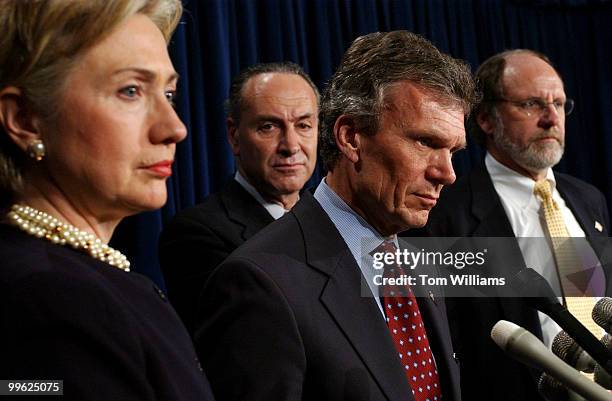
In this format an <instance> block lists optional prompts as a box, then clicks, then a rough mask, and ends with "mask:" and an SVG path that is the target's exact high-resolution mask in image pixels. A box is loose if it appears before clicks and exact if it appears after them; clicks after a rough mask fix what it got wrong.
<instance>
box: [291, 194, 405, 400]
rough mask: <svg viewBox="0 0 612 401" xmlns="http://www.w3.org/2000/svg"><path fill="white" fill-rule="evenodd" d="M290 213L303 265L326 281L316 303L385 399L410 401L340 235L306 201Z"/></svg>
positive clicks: (381, 326) (387, 338) (374, 308)
mask: <svg viewBox="0 0 612 401" xmlns="http://www.w3.org/2000/svg"><path fill="white" fill-rule="evenodd" d="M293 213H294V214H295V216H296V218H297V220H298V222H299V224H300V226H301V228H302V232H303V235H304V244H305V247H306V261H307V263H308V264H309V265H310V266H311V267H313V268H315V269H317V270H319V271H321V272H323V273H324V274H326V275H327V276H328V277H329V279H328V281H327V284H326V286H325V287H324V289H323V292H322V294H321V303H322V304H323V305H324V307H325V308H326V310H327V311H328V312H329V314H330V315H331V317H332V318H333V320H334V321H335V322H336V324H337V325H338V327H339V328H340V330H341V331H342V332H343V333H344V335H345V336H346V337H347V339H348V340H349V342H350V343H351V344H352V346H353V348H354V349H355V351H356V353H357V354H358V355H359V357H360V358H361V360H362V361H363V364H364V365H365V366H366V368H367V369H368V371H369V372H370V374H371V375H372V377H373V378H374V381H375V382H376V383H377V384H378V386H379V387H380V389H381V391H382V392H383V393H384V394H385V395H386V397H387V398H388V399H389V400H392V401H396V400H412V399H413V398H412V391H411V389H410V386H409V384H408V382H407V380H406V376H405V374H404V372H403V370H402V368H401V366H400V364H399V360H398V359H397V358H395V357H394V356H395V355H396V354H397V351H396V350H395V346H394V344H393V342H392V340H391V336H390V335H389V332H388V329H387V325H386V323H385V321H384V318H383V316H382V313H381V311H380V309H379V308H378V305H377V304H376V301H375V300H374V299H373V298H371V297H365V296H362V295H361V288H362V285H361V282H362V281H361V280H362V275H361V270H360V269H359V266H358V265H357V262H356V261H355V259H354V258H353V255H352V254H351V252H350V250H349V249H348V247H347V246H346V244H345V243H344V241H343V240H342V237H341V236H340V233H338V231H337V229H336V227H335V226H334V225H333V223H332V222H331V220H330V219H329V217H328V216H327V215H326V214H325V212H324V211H323V209H322V208H321V207H320V206H319V204H318V203H317V202H316V200H314V198H313V197H312V196H310V195H308V196H304V197H303V199H302V200H301V201H300V202H299V203H298V205H297V206H296V207H295V208H294V210H293ZM367 291H369V289H367Z"/></svg>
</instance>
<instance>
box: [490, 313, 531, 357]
mask: <svg viewBox="0 0 612 401" xmlns="http://www.w3.org/2000/svg"><path fill="white" fill-rule="evenodd" d="M524 330H525V329H523V328H522V327H521V326H519V325H517V324H514V323H512V322H509V321H507V320H500V321H499V322H497V323H495V325H494V326H493V328H492V329H491V339H492V340H493V341H494V342H495V344H497V345H498V346H499V347H500V348H501V349H503V350H504V351H506V350H507V348H508V343H509V342H510V340H511V339H512V337H513V336H515V335H516V334H518V333H520V332H521V331H524Z"/></svg>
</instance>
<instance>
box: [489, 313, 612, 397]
mask: <svg viewBox="0 0 612 401" xmlns="http://www.w3.org/2000/svg"><path fill="white" fill-rule="evenodd" d="M491 338H492V339H493V341H495V343H496V344H497V345H498V346H499V347H500V348H501V349H503V350H504V351H505V352H506V353H508V354H509V355H510V356H512V357H513V358H515V359H517V360H519V361H521V362H523V363H525V364H527V365H529V366H532V367H535V368H536V369H541V370H543V371H545V372H546V373H548V374H550V375H551V376H553V377H555V378H556V379H557V380H560V381H561V382H562V383H564V384H565V385H566V386H567V387H569V388H570V389H572V390H574V391H575V392H576V393H578V394H580V395H581V396H583V397H584V398H586V399H587V400H590V401H612V395H610V394H609V393H608V392H607V391H606V390H605V389H604V388H602V387H601V386H599V385H598V384H596V383H593V382H592V381H590V380H589V379H587V378H586V377H585V376H584V375H582V374H581V373H579V372H578V371H577V370H576V369H574V368H572V367H571V366H569V365H568V364H567V363H565V362H563V361H562V360H561V359H559V357H558V356H556V355H555V354H553V353H552V352H550V351H549V350H548V348H546V346H545V345H544V344H542V342H541V341H540V340H539V339H538V338H537V337H536V336H534V335H533V334H531V333H530V332H528V331H527V330H525V329H524V328H522V327H520V326H518V325H516V324H514V323H512V322H508V321H506V320H500V321H499V322H497V323H496V324H495V326H493V329H492V330H491Z"/></svg>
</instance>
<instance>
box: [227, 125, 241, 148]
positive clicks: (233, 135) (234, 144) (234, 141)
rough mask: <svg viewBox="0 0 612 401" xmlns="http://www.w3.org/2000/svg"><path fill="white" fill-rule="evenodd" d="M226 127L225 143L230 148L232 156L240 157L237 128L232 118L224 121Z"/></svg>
mask: <svg viewBox="0 0 612 401" xmlns="http://www.w3.org/2000/svg"><path fill="white" fill-rule="evenodd" d="M226 126H227V142H228V143H229V144H230V147H231V148H232V153H233V154H234V156H240V143H239V141H238V126H237V125H236V122H235V121H234V119H233V118H231V117H228V118H227V120H226Z"/></svg>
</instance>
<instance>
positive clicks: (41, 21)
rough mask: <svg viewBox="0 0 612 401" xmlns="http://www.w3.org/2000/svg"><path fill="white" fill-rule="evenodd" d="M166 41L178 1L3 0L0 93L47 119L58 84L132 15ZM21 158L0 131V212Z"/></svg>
mask: <svg viewBox="0 0 612 401" xmlns="http://www.w3.org/2000/svg"><path fill="white" fill-rule="evenodd" d="M138 13H140V14H144V15H146V16H148V17H149V18H150V19H151V20H152V21H153V23H155V25H156V26H157V27H158V28H159V30H160V31H161V32H162V33H163V35H164V37H165V38H166V42H168V41H169V40H170V36H171V35H172V32H173V31H174V29H175V28H176V26H177V24H178V22H179V20H180V17H181V13H182V5H181V2H180V0H2V1H0V27H2V28H0V29H1V32H0V89H2V88H5V87H7V86H15V87H17V88H19V89H20V90H21V91H22V93H23V95H24V99H25V101H26V102H27V103H26V104H27V107H29V108H31V110H32V111H33V112H35V113H36V114H37V115H39V116H40V117H41V118H43V119H45V120H52V119H53V116H54V114H55V111H56V108H55V105H56V104H57V101H58V99H59V95H60V94H61V92H62V90H63V83H64V81H65V78H66V76H67V75H68V73H69V72H70V71H71V69H72V67H73V66H74V65H75V63H76V62H77V61H78V59H79V56H80V55H81V54H83V52H84V51H85V50H86V49H88V48H90V47H92V46H93V45H95V44H96V43H98V42H99V41H101V40H102V39H104V38H105V37H106V35H108V34H110V33H111V32H112V31H113V30H114V29H115V28H116V27H117V26H118V25H120V24H121V23H122V22H124V21H126V20H127V19H129V18H130V17H131V16H133V15H135V14H138ZM25 161H26V156H25V155H24V153H23V152H22V151H21V150H20V149H19V148H18V147H17V146H16V145H15V144H14V143H13V142H12V141H11V139H10V138H9V137H8V135H6V133H5V132H4V129H3V127H2V126H0V207H2V206H4V205H6V203H7V202H9V201H10V199H11V198H12V196H13V195H14V193H15V192H16V191H18V190H19V188H20V187H21V175H22V170H23V167H24V163H25Z"/></svg>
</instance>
